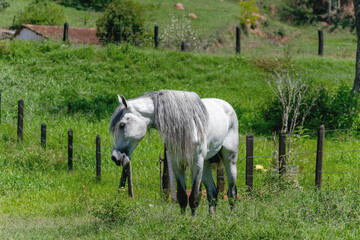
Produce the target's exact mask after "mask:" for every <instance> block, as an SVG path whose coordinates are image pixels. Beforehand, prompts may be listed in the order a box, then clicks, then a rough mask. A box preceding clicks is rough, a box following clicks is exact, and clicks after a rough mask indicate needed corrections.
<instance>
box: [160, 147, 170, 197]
mask: <svg viewBox="0 0 360 240" xmlns="http://www.w3.org/2000/svg"><path fill="white" fill-rule="evenodd" d="M166 151H167V150H166V145H165V144H164V159H162V161H163V162H164V169H163V171H162V172H163V174H162V193H163V196H164V199H165V200H168V199H169V194H170V177H169V165H168V160H167V154H166Z"/></svg>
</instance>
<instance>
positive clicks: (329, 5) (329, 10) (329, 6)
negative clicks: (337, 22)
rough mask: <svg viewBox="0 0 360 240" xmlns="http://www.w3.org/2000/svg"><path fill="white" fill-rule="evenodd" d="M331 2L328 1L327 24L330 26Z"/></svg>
mask: <svg viewBox="0 0 360 240" xmlns="http://www.w3.org/2000/svg"><path fill="white" fill-rule="evenodd" d="M331 5H332V4H331V0H328V23H329V24H331Z"/></svg>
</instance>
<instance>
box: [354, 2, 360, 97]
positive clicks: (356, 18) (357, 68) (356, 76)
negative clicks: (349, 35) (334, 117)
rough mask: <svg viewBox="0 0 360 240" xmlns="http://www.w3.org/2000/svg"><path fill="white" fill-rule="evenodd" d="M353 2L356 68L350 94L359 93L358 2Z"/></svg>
mask: <svg viewBox="0 0 360 240" xmlns="http://www.w3.org/2000/svg"><path fill="white" fill-rule="evenodd" d="M353 1H354V10H355V25H356V36H357V47H356V66H355V80H354V86H353V89H352V93H353V94H355V93H357V94H358V93H360V6H359V4H360V0H353Z"/></svg>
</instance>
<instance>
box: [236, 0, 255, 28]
mask: <svg viewBox="0 0 360 240" xmlns="http://www.w3.org/2000/svg"><path fill="white" fill-rule="evenodd" d="M239 5H240V16H239V18H240V24H241V26H245V25H246V24H248V23H250V24H251V26H255V25H256V20H257V19H258V18H259V16H258V15H256V14H258V13H259V9H258V7H257V6H256V1H255V0H250V1H241V2H239ZM254 13H255V14H254Z"/></svg>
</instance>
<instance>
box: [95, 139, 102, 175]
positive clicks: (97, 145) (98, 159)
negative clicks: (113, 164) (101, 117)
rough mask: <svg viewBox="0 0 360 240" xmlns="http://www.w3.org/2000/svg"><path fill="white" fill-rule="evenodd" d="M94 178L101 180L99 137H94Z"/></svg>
mask: <svg viewBox="0 0 360 240" xmlns="http://www.w3.org/2000/svg"><path fill="white" fill-rule="evenodd" d="M96 178H97V180H99V181H100V180H101V146H100V135H99V134H98V135H97V136H96Z"/></svg>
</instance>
